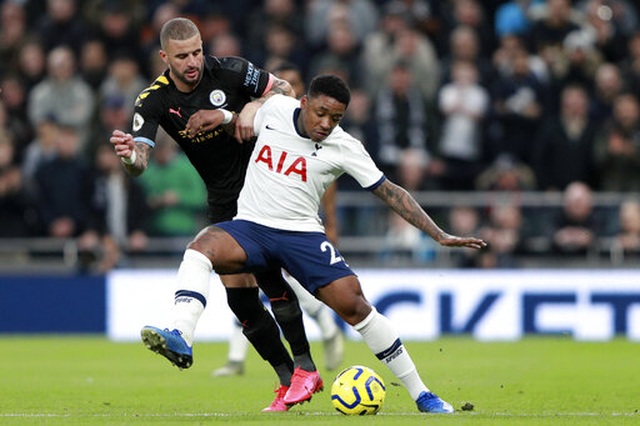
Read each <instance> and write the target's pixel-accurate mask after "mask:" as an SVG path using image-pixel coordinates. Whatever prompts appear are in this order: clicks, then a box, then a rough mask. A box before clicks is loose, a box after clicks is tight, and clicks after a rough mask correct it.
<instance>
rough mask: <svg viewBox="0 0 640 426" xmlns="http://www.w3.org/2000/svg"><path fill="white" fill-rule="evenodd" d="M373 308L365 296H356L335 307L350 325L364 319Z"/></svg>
mask: <svg viewBox="0 0 640 426" xmlns="http://www.w3.org/2000/svg"><path fill="white" fill-rule="evenodd" d="M372 309H373V308H372V306H371V305H370V304H369V302H367V300H366V299H365V298H364V297H363V296H357V297H354V298H352V299H349V300H348V301H345V303H342V304H340V305H339V306H337V307H334V311H336V313H337V314H338V315H339V316H340V318H342V319H343V320H344V321H345V322H346V323H347V324H349V325H355V324H358V323H359V322H361V321H362V320H364V319H365V318H366V317H367V315H369V313H371V310H372Z"/></svg>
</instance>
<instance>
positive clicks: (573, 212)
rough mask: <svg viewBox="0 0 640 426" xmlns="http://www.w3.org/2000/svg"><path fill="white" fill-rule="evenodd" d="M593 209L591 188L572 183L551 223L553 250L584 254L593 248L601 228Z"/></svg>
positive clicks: (579, 183) (565, 191)
mask: <svg viewBox="0 0 640 426" xmlns="http://www.w3.org/2000/svg"><path fill="white" fill-rule="evenodd" d="M601 220H602V219H601V217H600V215H599V214H597V213H596V211H595V206H594V201H593V193H592V190H591V188H590V187H589V186H588V185H587V184H585V183H583V182H572V183H571V184H570V185H568V186H567V187H566V189H565V190H564V195H563V202H562V209H561V211H560V212H559V213H558V215H557V217H556V218H555V220H554V222H553V232H552V240H553V243H552V244H553V249H554V251H555V252H556V253H558V254H563V255H585V254H587V253H588V252H589V251H590V250H592V249H593V248H594V247H595V243H596V239H597V237H598V235H600V232H601V230H602V229H603V228H602V226H603V224H602V222H601Z"/></svg>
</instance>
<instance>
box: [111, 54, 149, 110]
mask: <svg viewBox="0 0 640 426" xmlns="http://www.w3.org/2000/svg"><path fill="white" fill-rule="evenodd" d="M147 85H148V83H147V81H146V79H145V78H144V77H143V76H142V74H141V72H140V67H139V65H138V62H137V60H136V59H135V58H133V57H131V56H130V55H128V54H120V55H115V56H114V57H113V59H112V60H111V61H110V62H109V67H108V72H107V75H106V76H105V79H104V80H103V81H102V84H101V85H100V92H99V95H100V96H99V98H100V99H101V100H105V99H107V98H122V99H123V101H124V107H125V110H126V111H127V112H128V113H129V114H130V115H133V107H134V104H135V101H136V98H137V97H138V94H139V93H140V92H142V90H143V89H145V88H146V87H147Z"/></svg>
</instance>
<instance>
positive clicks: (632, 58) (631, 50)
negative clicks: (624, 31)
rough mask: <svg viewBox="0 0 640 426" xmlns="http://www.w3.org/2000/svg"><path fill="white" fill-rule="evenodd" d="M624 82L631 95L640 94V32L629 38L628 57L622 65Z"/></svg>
mask: <svg viewBox="0 0 640 426" xmlns="http://www.w3.org/2000/svg"><path fill="white" fill-rule="evenodd" d="M620 72H621V74H622V80H623V81H624V82H625V88H626V90H627V91H628V92H631V93H640V31H638V32H636V33H634V34H633V35H631V36H630V37H629V42H628V43H627V56H626V58H625V59H624V60H623V61H622V62H621V63H620Z"/></svg>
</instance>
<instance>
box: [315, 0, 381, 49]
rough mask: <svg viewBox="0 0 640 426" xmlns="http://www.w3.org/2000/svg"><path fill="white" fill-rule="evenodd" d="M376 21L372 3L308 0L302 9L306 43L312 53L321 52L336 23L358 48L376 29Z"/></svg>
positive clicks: (376, 16)
mask: <svg viewBox="0 0 640 426" xmlns="http://www.w3.org/2000/svg"><path fill="white" fill-rule="evenodd" d="M378 18H379V17H378V9H377V8H376V6H375V4H374V3H373V1H372V0H311V1H309V2H307V5H306V16H305V25H304V28H305V35H306V40H307V43H308V45H309V47H311V48H312V49H319V48H320V49H321V48H323V47H324V45H325V43H326V41H327V40H328V36H329V34H330V33H331V30H332V28H333V25H334V24H336V23H338V22H339V23H342V24H343V25H345V26H347V27H348V28H350V29H351V31H352V32H353V36H354V38H355V42H356V44H362V43H363V42H364V40H365V38H366V37H367V36H368V35H369V34H371V33H372V32H373V31H374V30H375V29H376V27H377V25H378Z"/></svg>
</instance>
